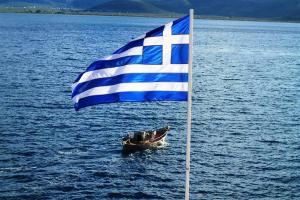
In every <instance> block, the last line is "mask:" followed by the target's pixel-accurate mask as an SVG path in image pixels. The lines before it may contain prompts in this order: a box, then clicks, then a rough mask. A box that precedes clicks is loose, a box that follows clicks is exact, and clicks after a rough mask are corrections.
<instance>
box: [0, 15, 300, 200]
mask: <svg viewBox="0 0 300 200" xmlns="http://www.w3.org/2000/svg"><path fill="white" fill-rule="evenodd" d="M171 20H173V19H167V18H164V19H162V18H143V17H110V16H75V15H74V16H68V15H31V14H0V111H1V112H0V199H30V200H31V199H138V200H140V199H154V200H156V199H167V200H169V199H176V200H177V199H183V198H184V185H185V142H186V139H185V138H186V109H187V106H186V102H148V103H115V104H104V105H97V106H93V107H88V108H84V109H82V110H80V111H79V112H76V111H75V110H74V108H73V103H72V101H71V84H72V82H73V81H74V80H75V78H76V77H77V75H78V74H79V73H81V72H82V71H84V70H85V69H86V67H87V66H88V65H89V64H90V63H91V62H93V61H95V60H97V59H99V58H101V57H103V56H105V55H109V54H110V53H112V52H113V51H114V50H116V49H117V48H119V47H121V46H122V45H124V44H126V43H127V42H128V41H129V40H131V39H133V38H136V37H137V36H139V35H141V34H143V33H145V32H147V31H149V30H151V29H153V28H156V27H158V26H160V25H163V24H165V23H167V22H169V21H171ZM194 32H195V35H194V66H193V71H194V74H193V123H192V143H191V181H190V184H191V185H190V197H191V199H193V200H199V199H204V200H205V199H286V200H291V199H300V24H297V23H274V22H250V21H223V20H199V19H197V20H195V30H194ZM165 125H170V126H171V127H172V130H171V131H170V133H169V135H168V137H167V142H168V145H167V146H166V147H165V148H163V149H159V150H147V151H144V152H135V153H129V154H124V153H123V152H122V146H121V139H122V136H123V135H125V134H127V133H129V132H132V131H136V130H147V129H156V128H160V127H163V126H165Z"/></svg>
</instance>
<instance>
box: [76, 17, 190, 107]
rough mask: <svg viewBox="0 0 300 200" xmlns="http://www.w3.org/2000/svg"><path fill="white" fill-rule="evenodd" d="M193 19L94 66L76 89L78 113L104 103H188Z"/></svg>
mask: <svg viewBox="0 0 300 200" xmlns="http://www.w3.org/2000/svg"><path fill="white" fill-rule="evenodd" d="M188 51H189V16H185V17H183V18H180V19H177V20H175V21H173V22H171V23H168V24H166V25H164V26H161V27H159V28H156V29H154V30H152V31H150V32H148V33H146V34H145V35H143V36H141V37H139V38H136V39H134V40H133V41H131V42H129V43H128V44H126V45H125V46H123V47H121V48H120V49H118V50H117V51H115V52H114V53H113V54H112V55H110V56H107V57H105V58H103V59H101V60H98V61H95V62H94V63H92V64H91V65H90V66H89V67H88V68H87V69H86V71H85V72H83V73H81V74H80V75H79V76H78V78H77V79H76V80H75V82H74V83H73V85H72V100H73V101H74V103H75V109H76V110H79V109H80V108H83V107H86V106H91V105H95V104H101V103H112V102H134V101H135V102H136V101H187V96H188V56H189V55H188Z"/></svg>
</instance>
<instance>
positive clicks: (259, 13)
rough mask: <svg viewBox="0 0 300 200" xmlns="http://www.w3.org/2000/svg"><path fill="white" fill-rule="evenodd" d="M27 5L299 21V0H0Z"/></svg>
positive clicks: (2, 4) (0, 3)
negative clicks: (193, 12) (191, 9)
mask: <svg viewBox="0 0 300 200" xmlns="http://www.w3.org/2000/svg"><path fill="white" fill-rule="evenodd" d="M24 6H25V7H27V8H28V7H29V8H32V7H33V8H35V7H38V8H43V9H48V8H51V9H56V8H59V9H75V10H76V12H79V11H78V10H80V12H81V13H84V12H86V13H89V14H90V13H104V14H105V13H106V14H109V13H110V14H111V13H118V14H124V15H129V13H130V15H132V14H133V15H140V14H142V13H143V14H147V15H170V14H172V13H173V14H174V13H175V14H183V13H187V12H188V9H189V8H194V9H195V13H196V14H197V15H201V16H212V17H213V16H220V17H223V18H251V19H253V18H255V19H268V20H281V21H284V20H286V21H300V0H0V7H5V8H15V7H24ZM2 10H3V9H2ZM68 12H69V11H68Z"/></svg>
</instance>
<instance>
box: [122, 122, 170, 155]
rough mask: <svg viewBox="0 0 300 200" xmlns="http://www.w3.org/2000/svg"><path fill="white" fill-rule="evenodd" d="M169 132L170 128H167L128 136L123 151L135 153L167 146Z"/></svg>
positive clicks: (124, 141) (124, 140) (125, 138)
mask: <svg viewBox="0 0 300 200" xmlns="http://www.w3.org/2000/svg"><path fill="white" fill-rule="evenodd" d="M169 130H170V126H166V127H164V128H161V129H157V130H154V131H138V132H134V133H131V134H128V135H127V136H125V137H124V138H123V141H122V144H123V150H124V151H135V150H145V149H154V148H158V147H161V146H163V145H164V144H165V138H166V136H167V133H168V131H169Z"/></svg>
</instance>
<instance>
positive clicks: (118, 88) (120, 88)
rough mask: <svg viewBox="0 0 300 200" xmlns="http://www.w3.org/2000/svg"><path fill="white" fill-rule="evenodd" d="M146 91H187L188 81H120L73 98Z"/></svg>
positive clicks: (76, 100)
mask: <svg viewBox="0 0 300 200" xmlns="http://www.w3.org/2000/svg"><path fill="white" fill-rule="evenodd" d="M145 91H174V92H175V91H176V92H186V91H188V83H187V82H151V83H120V84H116V85H110V86H102V87H95V88H92V89H89V90H87V91H84V92H82V93H80V94H78V95H76V96H75V97H73V98H72V100H73V101H74V102H75V103H78V102H79V100H80V99H82V98H85V97H89V96H95V95H105V94H113V93H118V92H145Z"/></svg>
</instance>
